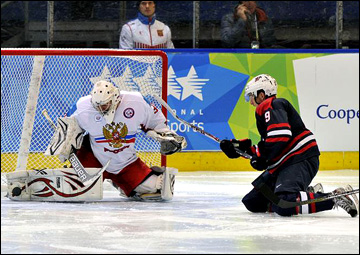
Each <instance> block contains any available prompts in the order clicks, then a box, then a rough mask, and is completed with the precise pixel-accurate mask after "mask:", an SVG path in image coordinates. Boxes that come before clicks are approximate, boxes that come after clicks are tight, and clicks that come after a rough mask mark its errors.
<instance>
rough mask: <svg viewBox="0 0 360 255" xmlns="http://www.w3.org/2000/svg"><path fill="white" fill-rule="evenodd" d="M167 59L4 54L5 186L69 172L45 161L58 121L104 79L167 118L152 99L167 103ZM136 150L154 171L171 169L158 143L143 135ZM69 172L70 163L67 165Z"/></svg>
mask: <svg viewBox="0 0 360 255" xmlns="http://www.w3.org/2000/svg"><path fill="white" fill-rule="evenodd" d="M167 66H168V60H167V55H166V54H165V53H164V52H163V51H155V50H129V51H128V50H115V49H114V50H102V49H1V182H2V184H4V183H6V178H5V176H4V174H6V173H8V172H12V171H15V170H25V169H26V170H30V169H44V168H59V167H64V164H62V163H61V162H60V161H59V160H58V158H57V157H52V156H47V157H46V156H44V155H43V153H44V152H45V150H46V147H47V145H48V144H49V142H50V139H51V137H52V134H53V130H52V128H51V126H50V125H49V123H48V121H47V120H46V119H45V118H44V116H42V114H41V112H42V111H43V110H44V109H47V111H48V113H49V115H50V117H51V118H52V120H53V121H56V119H57V118H58V117H62V116H64V115H65V114H66V113H67V111H68V110H69V109H70V108H71V107H72V106H73V105H74V104H75V103H76V102H77V100H78V99H79V98H80V97H82V96H86V95H89V93H90V91H91V89H92V87H93V84H94V83H96V82H97V81H99V80H102V79H105V80H108V81H110V82H112V83H113V84H114V85H116V86H117V87H119V88H120V89H121V90H126V91H139V92H140V93H141V94H142V95H143V96H144V98H145V99H146V100H147V101H148V102H149V103H151V104H154V105H155V106H156V107H157V108H158V109H160V108H162V112H163V113H164V115H165V117H166V114H167V112H166V109H165V108H163V107H162V106H161V105H160V104H159V103H158V102H157V101H156V100H155V99H154V98H153V96H152V95H154V94H156V95H158V96H160V97H162V98H163V99H164V100H165V101H166V99H167ZM135 149H136V150H137V151H138V156H139V157H140V158H141V159H142V160H143V161H144V162H145V163H146V164H147V165H149V166H159V165H161V166H166V157H165V156H162V155H161V154H160V144H159V142H157V141H155V140H153V139H151V138H149V137H146V136H145V134H144V133H143V132H142V131H140V130H139V132H138V134H137V135H136V142H135ZM66 165H67V166H68V167H69V166H70V163H69V162H68V161H67V162H66Z"/></svg>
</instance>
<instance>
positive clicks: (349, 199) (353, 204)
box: [332, 185, 359, 217]
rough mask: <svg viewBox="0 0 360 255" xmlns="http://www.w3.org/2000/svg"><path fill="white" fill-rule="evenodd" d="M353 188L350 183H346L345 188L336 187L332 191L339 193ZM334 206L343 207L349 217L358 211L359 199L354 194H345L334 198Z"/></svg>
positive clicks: (355, 214) (354, 215)
mask: <svg viewBox="0 0 360 255" xmlns="http://www.w3.org/2000/svg"><path fill="white" fill-rule="evenodd" d="M352 190H353V188H352V187H351V186H350V185H346V186H345V188H342V187H341V188H337V189H336V190H334V191H333V192H332V193H333V194H339V193H344V192H346V191H352ZM334 202H335V207H341V208H342V209H344V210H345V211H346V212H347V213H348V214H350V215H351V217H356V216H357V215H358V213H359V211H358V210H359V200H358V198H357V197H356V195H355V194H353V195H347V196H346V195H345V196H341V197H337V198H334Z"/></svg>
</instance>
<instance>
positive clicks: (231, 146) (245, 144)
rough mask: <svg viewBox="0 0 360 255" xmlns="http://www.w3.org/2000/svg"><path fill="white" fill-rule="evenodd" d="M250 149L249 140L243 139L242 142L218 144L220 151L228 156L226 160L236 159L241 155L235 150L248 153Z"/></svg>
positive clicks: (226, 141) (228, 141)
mask: <svg viewBox="0 0 360 255" xmlns="http://www.w3.org/2000/svg"><path fill="white" fill-rule="evenodd" d="M250 147H251V140H250V139H243V140H236V139H232V140H222V141H221V142H220V148H221V150H222V151H223V152H224V153H225V154H226V156H228V158H238V157H240V156H241V155H240V154H239V153H237V152H236V150H235V148H237V149H239V150H241V151H243V152H249V150H250Z"/></svg>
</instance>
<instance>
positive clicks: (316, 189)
mask: <svg viewBox="0 0 360 255" xmlns="http://www.w3.org/2000/svg"><path fill="white" fill-rule="evenodd" d="M306 191H307V192H309V193H318V192H320V193H324V188H323V186H322V184H321V183H317V184H316V185H315V186H309V187H308V188H307V189H306Z"/></svg>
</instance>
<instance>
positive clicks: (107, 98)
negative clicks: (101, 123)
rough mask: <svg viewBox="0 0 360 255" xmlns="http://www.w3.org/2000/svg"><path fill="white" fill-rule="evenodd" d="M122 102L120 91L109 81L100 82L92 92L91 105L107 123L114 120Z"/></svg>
mask: <svg viewBox="0 0 360 255" xmlns="http://www.w3.org/2000/svg"><path fill="white" fill-rule="evenodd" d="M119 102H120V91H119V89H118V88H116V87H115V86H114V85H113V84H111V83H110V82H108V81H98V82H97V83H95V84H94V88H93V90H92V91H91V103H92V105H93V106H94V108H95V109H96V110H97V111H98V112H100V113H101V115H102V116H103V117H104V118H105V120H106V123H111V122H112V121H113V120H114V116H115V111H116V108H117V106H118V104H119Z"/></svg>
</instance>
